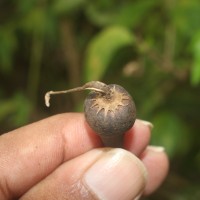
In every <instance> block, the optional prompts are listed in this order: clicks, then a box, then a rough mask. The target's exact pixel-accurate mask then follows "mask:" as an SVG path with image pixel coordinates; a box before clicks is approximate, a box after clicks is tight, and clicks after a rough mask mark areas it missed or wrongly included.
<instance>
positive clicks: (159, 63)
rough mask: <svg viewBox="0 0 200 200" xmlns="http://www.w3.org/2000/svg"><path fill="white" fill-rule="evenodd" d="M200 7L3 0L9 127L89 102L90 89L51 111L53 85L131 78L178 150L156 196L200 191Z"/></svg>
mask: <svg viewBox="0 0 200 200" xmlns="http://www.w3.org/2000/svg"><path fill="white" fill-rule="evenodd" d="M199 13H200V3H199V1H198V0H191V1H186V0H179V1H173V0H164V1H159V0H148V1H145V0H140V1H139V0H123V1H122V0H110V1H107V0H97V1H88V0H73V1H70V0H49V1H48V0H40V1H39V0H29V1H27V0H17V1H12V0H11V1H5V0H4V1H1V2H0V80H1V85H0V122H1V124H2V125H1V133H3V132H4V131H8V130H10V129H13V128H16V127H18V126H21V125H24V124H27V123H28V122H32V121H34V120H39V119H41V118H43V117H47V116H49V115H50V114H55V113H59V112H63V111H72V110H80V107H81V106H80V105H82V101H83V98H82V96H81V95H80V94H72V95H68V96H67V97H65V98H66V99H64V100H63V98H64V97H62V98H60V99H57V100H53V102H52V105H53V106H52V108H50V109H48V110H47V109H46V108H45V107H44V102H43V95H44V93H45V92H46V91H47V90H50V89H54V90H56V89H64V88H69V87H75V86H78V85H80V84H81V83H83V82H85V81H90V80H94V79H95V80H102V81H105V82H106V83H117V84H121V85H122V86H124V87H125V88H127V90H128V91H129V92H130V93H131V94H132V95H133V97H134V99H135V102H136V105H137V112H138V118H143V119H146V120H149V121H152V122H153V123H154V127H155V128H154V130H153V134H152V144H155V145H162V146H164V147H165V148H166V151H167V152H168V154H169V155H170V159H171V163H172V168H171V171H170V175H169V177H170V178H169V179H168V180H167V182H166V184H165V185H164V186H163V188H161V189H160V191H159V192H158V193H157V195H154V196H152V197H150V198H151V199H172V200H173V199H191V197H190V195H191V194H195V195H196V196H195V198H196V199H199V198H200V194H199V192H198V187H199V182H198V180H196V177H198V176H199V175H200V173H199V171H200V151H199V129H200V125H199V119H200V114H199V109H198V108H199V107H200V92H199V91H200V28H199V21H200V14H199ZM79 95H80V96H79ZM60 102H61V103H60ZM72 108H73V109H72ZM179 182H181V183H185V182H187V184H186V186H188V187H187V188H188V189H187V190H184V193H182V192H180V191H182V190H181V189H184V188H186V187H185V185H184V184H183V187H180V190H178V191H176V190H174V188H176V187H177V185H179V184H178V183H179ZM170 186H171V187H170ZM173 187H174V188H173ZM179 192H180V193H181V194H180V193H179Z"/></svg>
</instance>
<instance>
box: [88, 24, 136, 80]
mask: <svg viewBox="0 0 200 200" xmlns="http://www.w3.org/2000/svg"><path fill="white" fill-rule="evenodd" d="M133 43H134V37H133V34H132V33H131V32H130V31H129V30H128V29H126V28H123V27H117V26H114V27H109V28H107V29H105V30H103V31H102V32H101V33H100V34H98V35H97V36H96V37H95V38H93V40H92V41H91V42H90V43H89V46H88V49H87V53H86V60H85V80H86V81H90V80H99V79H101V78H102V77H103V75H104V73H105V72H106V69H107V68H108V67H109V64H110V61H111V59H112V58H113V57H114V55H115V53H116V52H117V51H118V50H119V49H121V48H122V47H124V46H127V45H133Z"/></svg>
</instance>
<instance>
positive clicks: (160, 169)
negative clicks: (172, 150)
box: [141, 146, 169, 195]
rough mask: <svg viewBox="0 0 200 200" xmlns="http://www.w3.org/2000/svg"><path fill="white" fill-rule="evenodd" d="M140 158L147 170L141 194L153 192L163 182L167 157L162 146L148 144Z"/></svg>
mask: <svg viewBox="0 0 200 200" xmlns="http://www.w3.org/2000/svg"><path fill="white" fill-rule="evenodd" d="M141 160H142V162H143V164H144V165H145V167H146V169H147V171H148V180H147V184H146V187H145V189H144V192H143V194H144V195H149V194H151V193H153V192H154V191H155V190H156V189H158V187H159V186H160V185H161V184H162V183H163V181H164V179H165V178H166V176H167V173H168V170H169V159H168V157H167V154H166V153H165V151H164V148H163V147H157V146H148V147H147V149H146V150H145V152H144V153H143V155H142V157H141Z"/></svg>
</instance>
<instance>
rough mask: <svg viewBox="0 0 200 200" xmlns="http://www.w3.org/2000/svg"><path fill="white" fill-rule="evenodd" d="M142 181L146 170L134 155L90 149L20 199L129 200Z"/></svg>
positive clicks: (119, 151) (109, 149)
mask: <svg viewBox="0 0 200 200" xmlns="http://www.w3.org/2000/svg"><path fill="white" fill-rule="evenodd" d="M124 182H126V184H124ZM145 182H146V169H145V168H144V165H143V164H142V162H141V161H140V160H139V159H138V158H137V157H136V156H134V155H133V154H131V153H129V152H128V151H126V150H123V149H111V148H102V149H93V150H91V151H89V152H87V153H85V154H83V155H81V156H78V157H76V158H74V159H72V160H70V161H69V162H66V163H64V164H62V165H61V166H60V167H59V168H57V169H56V170H55V171H54V172H53V173H52V174H50V175H49V176H48V177H46V178H45V179H44V180H42V181H41V182H39V183H38V184H37V185H35V186H34V187H33V188H31V189H30V190H29V191H28V192H27V193H26V194H25V195H23V196H22V198H21V200H27V199H35V200H37V199H49V200H52V199H60V200H62V199H88V200H94V199H105V200H113V199H115V200H121V199H123V200H129V199H134V198H135V197H136V196H137V195H138V194H140V192H141V191H142V190H143V189H144V187H145Z"/></svg>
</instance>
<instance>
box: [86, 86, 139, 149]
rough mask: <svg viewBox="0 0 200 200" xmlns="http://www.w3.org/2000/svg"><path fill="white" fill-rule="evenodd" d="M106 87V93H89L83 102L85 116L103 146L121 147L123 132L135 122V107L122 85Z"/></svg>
mask: <svg viewBox="0 0 200 200" xmlns="http://www.w3.org/2000/svg"><path fill="white" fill-rule="evenodd" d="M107 87H108V90H107V92H106V93H101V92H97V91H92V92H90V93H89V95H88V96H87V98H86V99H85V103H84V113H85V118H86V120H87V122H88V124H89V126H90V127H91V128H92V129H93V130H94V131H95V132H96V133H97V134H98V135H99V136H100V137H101V139H102V142H103V143H104V145H105V146H110V147H122V146H123V134H124V133H125V132H126V131H127V130H129V129H130V128H131V127H132V126H133V124H134V122H135V119H136V107H135V104H134V101H133V100H132V97H131V96H130V94H129V93H128V92H127V91H126V90H125V89H124V88H123V87H121V86H119V85H116V84H111V85H107Z"/></svg>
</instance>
